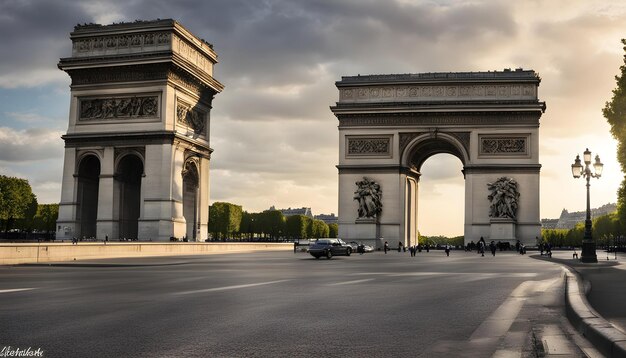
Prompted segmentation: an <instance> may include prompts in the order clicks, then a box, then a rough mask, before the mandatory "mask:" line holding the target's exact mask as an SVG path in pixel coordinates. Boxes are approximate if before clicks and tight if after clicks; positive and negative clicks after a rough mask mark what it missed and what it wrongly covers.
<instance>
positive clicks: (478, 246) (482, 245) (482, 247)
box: [465, 236, 503, 256]
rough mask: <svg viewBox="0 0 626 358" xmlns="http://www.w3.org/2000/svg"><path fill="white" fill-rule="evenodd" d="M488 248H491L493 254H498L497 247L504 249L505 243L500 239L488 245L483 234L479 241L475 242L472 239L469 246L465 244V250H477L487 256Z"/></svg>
mask: <svg viewBox="0 0 626 358" xmlns="http://www.w3.org/2000/svg"><path fill="white" fill-rule="evenodd" d="M487 248H489V251H491V255H492V256H496V251H497V249H498V248H500V251H502V250H503V245H502V243H501V242H500V241H498V243H497V244H496V242H495V241H493V240H492V241H491V242H490V243H489V244H488V245H487V242H486V241H485V238H484V237H482V236H481V237H480V240H478V243H474V241H471V242H470V243H469V244H467V246H465V251H474V250H476V253H477V254H480V255H481V256H485V251H487Z"/></svg>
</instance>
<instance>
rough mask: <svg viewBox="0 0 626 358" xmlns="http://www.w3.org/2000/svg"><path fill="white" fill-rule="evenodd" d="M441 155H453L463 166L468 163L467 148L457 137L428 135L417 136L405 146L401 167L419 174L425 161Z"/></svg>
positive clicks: (445, 134)
mask: <svg viewBox="0 0 626 358" xmlns="http://www.w3.org/2000/svg"><path fill="white" fill-rule="evenodd" d="M441 153H447V154H452V155H454V156H455V157H457V158H459V160H460V161H461V163H463V166H465V165H467V164H469V163H470V156H469V153H468V148H467V147H466V146H465V145H464V144H463V143H462V142H461V141H460V140H459V139H458V138H457V136H455V135H454V134H448V133H435V134H430V133H428V134H422V135H419V136H417V137H416V138H414V139H413V140H412V141H411V142H410V143H409V144H408V145H407V146H406V148H405V150H404V152H403V153H402V157H401V165H403V166H405V167H408V168H411V169H413V170H415V171H417V172H419V171H420V169H421V167H422V164H424V162H425V161H426V159H428V158H430V157H431V156H433V155H435V154H441Z"/></svg>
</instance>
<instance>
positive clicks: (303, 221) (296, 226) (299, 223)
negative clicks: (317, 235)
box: [285, 215, 311, 240]
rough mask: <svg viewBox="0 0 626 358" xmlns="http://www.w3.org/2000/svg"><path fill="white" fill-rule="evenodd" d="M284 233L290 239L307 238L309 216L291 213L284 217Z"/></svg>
mask: <svg viewBox="0 0 626 358" xmlns="http://www.w3.org/2000/svg"><path fill="white" fill-rule="evenodd" d="M285 221H286V222H285V234H286V235H287V236H288V237H289V238H291V239H292V240H296V239H307V238H308V236H307V235H308V230H307V229H308V226H309V225H310V223H311V218H309V217H307V216H304V215H291V216H288V217H287V218H286V219H285Z"/></svg>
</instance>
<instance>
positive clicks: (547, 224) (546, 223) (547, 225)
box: [541, 219, 559, 229]
mask: <svg viewBox="0 0 626 358" xmlns="http://www.w3.org/2000/svg"><path fill="white" fill-rule="evenodd" d="M558 222H559V219H541V228H542V229H556V224H558Z"/></svg>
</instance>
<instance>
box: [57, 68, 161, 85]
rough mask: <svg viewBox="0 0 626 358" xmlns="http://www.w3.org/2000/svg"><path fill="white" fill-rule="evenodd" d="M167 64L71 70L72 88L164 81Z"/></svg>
mask: <svg viewBox="0 0 626 358" xmlns="http://www.w3.org/2000/svg"><path fill="white" fill-rule="evenodd" d="M168 68H169V66H168V65H167V64H150V65H137V66H114V67H104V68H88V69H77V70H71V71H70V72H69V73H70V75H71V76H72V86H80V85H95V84H100V83H109V82H133V81H153V80H159V79H166V78H167V76H168Z"/></svg>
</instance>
